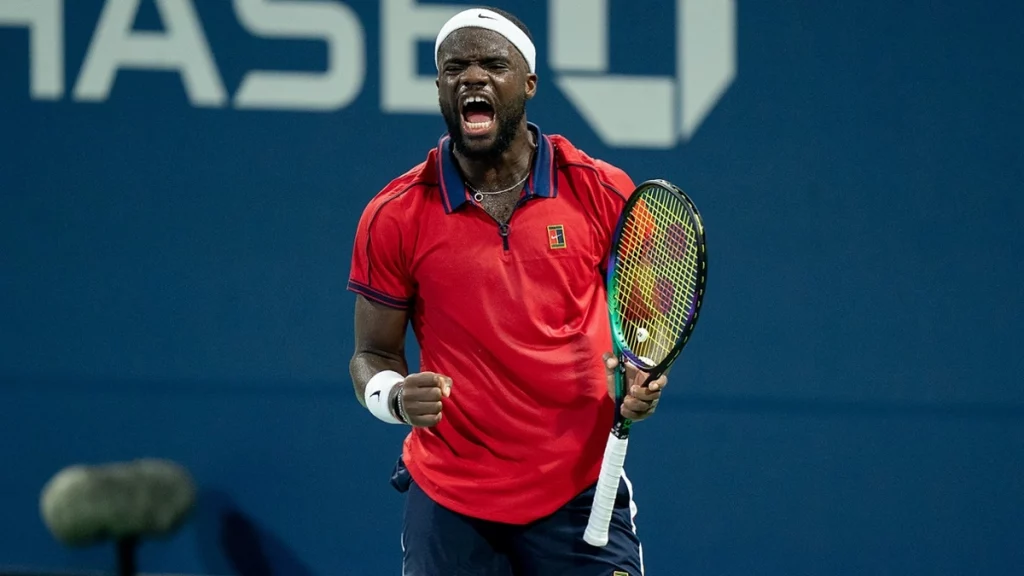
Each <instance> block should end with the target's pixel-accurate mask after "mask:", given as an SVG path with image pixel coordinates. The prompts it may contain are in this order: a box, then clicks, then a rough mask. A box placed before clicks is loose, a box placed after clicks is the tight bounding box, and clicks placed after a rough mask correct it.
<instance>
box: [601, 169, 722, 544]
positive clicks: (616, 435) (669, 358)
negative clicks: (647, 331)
mask: <svg viewBox="0 0 1024 576" xmlns="http://www.w3.org/2000/svg"><path fill="white" fill-rule="evenodd" d="M651 187H659V188H662V189H664V190H666V191H668V192H669V193H670V194H673V195H674V196H676V197H677V199H679V200H682V202H683V204H684V206H685V207H686V209H687V210H688V211H689V213H690V216H691V218H692V219H693V222H694V224H695V225H696V226H697V236H698V238H699V241H698V242H697V247H696V249H697V263H698V265H699V269H698V270H697V285H696V287H695V290H694V293H695V299H696V300H695V302H694V304H693V307H692V309H691V311H690V316H689V317H688V318H687V322H686V326H685V328H684V329H683V331H682V333H681V334H679V336H678V337H677V339H676V343H675V345H674V346H673V347H672V349H671V350H670V351H669V353H668V354H666V355H665V358H663V359H662V360H661V361H660V362H658V363H657V364H656V365H654V366H647V365H646V362H644V361H643V360H641V359H640V358H639V357H638V356H637V355H636V354H634V353H633V352H632V351H631V350H629V348H628V347H627V346H626V345H625V338H624V336H623V334H622V327H621V324H620V322H619V319H618V315H619V312H618V307H617V306H616V305H615V304H614V303H615V302H616V297H617V295H618V287H617V283H616V282H614V277H615V267H616V264H617V262H618V256H617V253H618V248H619V243H620V242H621V241H622V231H623V228H624V227H625V223H626V220H627V217H628V216H629V214H630V211H631V210H632V209H633V206H634V205H635V204H636V203H637V202H639V201H640V199H641V197H642V196H643V194H642V192H643V191H644V190H646V189H648V188H651ZM605 285H606V286H607V287H608V303H609V306H608V313H609V321H610V323H611V332H612V349H613V352H614V354H615V357H616V358H617V359H618V362H619V364H618V366H617V367H616V369H615V417H614V421H613V423H612V428H611V431H610V433H609V434H608V441H607V444H606V445H605V451H604V457H603V458H602V461H601V472H600V476H599V477H598V481H597V486H596V488H595V491H594V502H593V504H592V506H591V509H590V518H589V519H588V521H587V528H586V530H585V531H584V533H583V539H584V540H585V541H586V542H587V543H588V544H590V545H591V546H598V547H600V546H605V545H606V544H607V543H608V527H609V525H610V523H611V516H612V512H613V511H614V505H615V496H616V493H617V492H618V488H619V482H620V478H621V476H622V471H623V466H624V463H625V458H626V449H627V447H628V445H629V430H630V427H631V425H632V421H631V420H630V419H629V418H626V417H625V416H623V415H622V403H623V401H624V400H625V399H626V397H627V396H628V391H627V390H626V362H627V361H628V362H629V363H631V364H633V365H634V366H636V367H637V368H638V369H640V370H641V371H643V372H646V373H647V378H646V379H645V380H644V383H643V386H644V387H646V386H647V384H648V383H649V382H651V381H652V380H656V379H657V378H659V377H660V376H661V375H663V374H665V373H667V372H668V370H669V368H671V366H672V364H673V363H674V362H675V361H676V359H677V358H678V357H679V353H680V352H682V350H683V347H684V346H686V343H687V342H689V340H690V335H691V334H693V329H694V328H695V327H696V326H697V320H698V318H699V317H700V308H701V305H702V304H703V302H704V289H705V287H706V285H707V247H706V246H705V238H704V220H703V219H702V218H701V215H700V212H698V211H697V207H696V205H694V203H693V201H692V200H691V199H690V197H689V196H687V195H686V193H684V192H683V191H682V190H680V189H679V188H678V187H677V186H675V185H674V184H672V183H671V182H668V181H667V180H663V179H653V180H647V181H644V182H642V183H641V184H640V185H639V186H637V187H636V189H635V190H634V192H633V194H632V195H631V196H630V197H629V200H628V201H627V202H626V205H625V206H623V208H622V213H621V215H620V217H619V221H618V223H617V224H616V227H615V233H614V235H613V236H612V243H611V250H610V254H609V258H608V268H607V270H606V271H605Z"/></svg>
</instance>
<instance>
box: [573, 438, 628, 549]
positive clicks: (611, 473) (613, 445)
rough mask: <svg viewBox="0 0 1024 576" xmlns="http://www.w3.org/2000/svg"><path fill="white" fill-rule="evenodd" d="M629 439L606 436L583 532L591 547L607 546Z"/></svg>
mask: <svg viewBox="0 0 1024 576" xmlns="http://www.w3.org/2000/svg"><path fill="white" fill-rule="evenodd" d="M628 445H629V437H626V438H618V437H616V436H615V435H614V434H608V444H606V445H605V447H604V459H603V460H602V461H601V475H600V476H599V477H598V479H597V489H596V490H595V492H594V503H593V505H591V507H590V518H589V519H588V520H587V529H586V530H585V531H584V532H583V540H584V541H586V543H587V544H590V545H591V546H604V545H606V544H608V526H609V525H610V524H611V521H612V511H614V509H615V495H616V494H617V493H618V491H619V479H620V478H622V467H623V464H624V463H625V462H626V446H628Z"/></svg>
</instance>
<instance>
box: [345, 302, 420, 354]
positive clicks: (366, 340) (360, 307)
mask: <svg viewBox="0 0 1024 576" xmlns="http://www.w3.org/2000/svg"><path fill="white" fill-rule="evenodd" d="M408 321H409V313H408V311H407V310H403V309H399V308H393V307H391V306H386V305H384V304H380V303H378V302H374V301H372V300H370V299H368V298H366V297H364V296H356V308H355V338H356V354H359V353H366V352H369V353H376V354H380V355H383V356H400V355H402V354H404V353H405V327H406V324H407V323H408Z"/></svg>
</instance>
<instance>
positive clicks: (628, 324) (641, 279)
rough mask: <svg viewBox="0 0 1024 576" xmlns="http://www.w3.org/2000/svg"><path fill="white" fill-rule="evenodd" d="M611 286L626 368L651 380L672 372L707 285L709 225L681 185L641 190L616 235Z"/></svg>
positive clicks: (617, 343)
mask: <svg viewBox="0 0 1024 576" xmlns="http://www.w3.org/2000/svg"><path fill="white" fill-rule="evenodd" d="M606 283H607V286H608V309H609V315H610V319H611V328H612V340H613V344H614V347H615V350H616V354H617V355H618V356H619V358H620V363H621V360H623V359H625V360H627V361H629V362H630V363H631V364H633V365H634V366H636V367H637V368H639V369H640V370H643V371H645V372H648V373H650V374H651V378H652V379H653V378H656V377H657V376H660V375H661V374H663V373H665V371H667V370H668V368H669V366H671V365H672V363H673V362H674V361H675V359H676V357H677V356H678V355H679V353H680V352H681V351H682V349H683V347H684V346H686V344H687V342H689V339H690V336H691V335H692V334H693V330H694V328H695V327H696V326H697V320H698V318H699V317H700V308H701V305H702V304H703V301H704V289H705V287H706V284H707V247H706V243H705V233H704V222H703V219H702V218H701V215H700V213H699V212H698V211H697V207H696V205H695V204H694V203H693V201H692V200H691V199H690V198H689V196H687V195H686V194H685V193H684V192H683V191H682V190H681V189H680V188H678V187H677V186H675V185H673V184H672V183H671V182H668V181H667V180H663V179H654V180H647V181H645V182H643V183H641V184H640V185H639V186H637V188H636V190H634V192H633V194H632V195H631V196H630V198H629V200H628V201H627V202H626V205H625V206H624V207H623V209H622V215H621V217H620V218H619V222H618V225H617V226H616V230H615V234H614V235H613V237H612V246H611V252H610V255H609V262H608V268H607V271H606ZM623 368H624V367H623ZM620 380H621V379H620ZM617 384H619V385H620V386H621V382H617ZM618 392H619V393H620V394H621V393H622V390H618Z"/></svg>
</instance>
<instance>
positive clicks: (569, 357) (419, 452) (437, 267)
mask: <svg viewBox="0 0 1024 576" xmlns="http://www.w3.org/2000/svg"><path fill="white" fill-rule="evenodd" d="M530 129H531V130H533V131H534V133H535V135H536V136H537V142H538V144H539V145H538V147H537V153H536V155H535V160H534V165H533V172H532V174H531V176H530V179H529V180H528V181H527V184H526V189H525V190H524V194H523V199H522V201H521V202H520V204H519V206H518V207H517V208H516V210H515V212H514V213H513V215H512V217H511V219H510V220H509V222H508V228H507V233H506V234H505V235H504V236H503V235H502V234H501V231H502V229H501V227H500V226H499V224H498V222H496V221H495V220H494V219H493V218H491V217H490V216H489V215H488V214H487V213H486V212H485V211H484V210H483V209H482V208H481V207H480V206H479V205H478V204H476V203H475V202H474V201H473V199H472V197H471V196H470V195H469V193H468V192H467V189H466V187H465V184H464V183H463V181H462V178H461V177H460V174H459V171H458V168H457V166H456V164H455V160H454V158H453V157H452V153H451V145H450V139H449V138H448V137H447V136H444V137H442V138H441V140H440V142H439V143H438V146H437V147H436V148H435V149H433V150H431V151H430V153H429V154H428V155H427V159H426V161H425V162H423V163H421V164H419V165H418V166H416V167H414V168H413V169H412V170H410V171H409V172H407V173H405V174H404V175H402V176H400V177H399V178H397V179H395V180H394V181H392V182H391V183H390V184H388V185H387V186H386V187H385V188H384V189H383V190H382V191H381V192H380V193H378V194H377V195H376V196H375V197H374V198H373V199H372V200H371V201H370V203H369V205H368V206H367V207H366V209H365V211H364V212H363V215H362V218H361V220H360V222H359V228H358V231H357V233H356V238H355V246H354V250H353V258H352V271H351V275H350V278H349V284H348V287H349V289H350V290H352V291H354V292H356V293H358V294H361V295H363V296H365V297H367V298H369V299H371V300H374V301H376V302H380V303H382V304H386V305H388V306H392V307H395V308H403V309H408V310H410V312H411V318H412V326H413V330H414V331H415V334H416V338H417V340H418V342H419V344H420V349H421V355H420V369H421V370H423V371H431V372H437V373H440V374H445V375H447V376H450V377H451V379H452V393H451V396H450V397H449V398H446V399H444V400H443V409H442V410H443V415H444V417H443V418H442V420H441V422H440V424H438V425H437V426H435V427H433V428H415V429H413V430H412V432H411V433H410V434H409V435H408V436H407V438H406V440H405V443H404V447H403V459H404V461H405V463H406V466H407V467H408V468H409V471H410V473H411V474H412V477H413V479H414V480H415V481H416V482H417V484H419V486H420V487H421V488H422V489H423V491H424V492H426V493H427V494H428V495H429V496H430V497H431V498H433V499H434V500H435V501H436V502H437V503H439V504H441V505H442V506H445V507H447V508H449V509H451V510H454V511H456V512H459V513H462V514H465V515H468V516H473V517H476V518H482V519H486V520H493V521H499V522H506V523H515V524H523V523H527V522H530V521H532V520H535V519H537V518H540V517H542V516H546V515H548V514H550V513H551V512H554V511H555V510H557V509H558V508H560V507H561V506H562V505H563V504H565V503H566V502H567V501H569V500H570V499H572V498H573V497H574V496H575V495H577V494H578V493H580V492H582V491H583V490H585V489H586V488H587V487H588V486H589V485H590V484H592V483H594V482H596V480H597V476H598V472H599V470H600V467H601V457H602V455H603V453H604V446H605V442H606V440H607V437H608V431H609V429H610V427H611V424H612V415H613V411H614V404H613V402H612V401H611V399H610V398H609V397H608V393H607V388H606V384H605V376H604V368H603V366H602V363H601V355H602V354H603V353H604V352H605V351H608V350H610V349H611V333H610V329H609V323H608V308H607V302H606V298H607V296H606V293H605V284H604V276H603V267H604V263H605V260H606V255H607V253H608V250H609V246H610V244H611V238H612V234H613V231H614V228H615V224H616V221H617V219H618V215H619V212H620V211H621V209H622V207H623V205H624V204H625V199H626V197H627V196H628V195H629V194H630V193H631V192H632V191H633V188H634V185H633V182H632V181H631V180H630V178H629V177H628V176H627V175H626V174H625V173H624V172H623V171H622V170H619V169H618V168H615V167H613V166H611V165H609V164H607V163H605V162H602V161H600V160H595V159H593V158H590V157H588V156H587V155H586V154H584V153H583V152H582V151H579V150H577V149H576V148H574V147H573V145H572V144H570V143H569V141H568V140H566V139H565V138H563V137H561V136H546V135H544V134H542V133H541V132H540V130H539V129H538V128H537V126H536V125H533V124H530Z"/></svg>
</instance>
